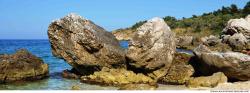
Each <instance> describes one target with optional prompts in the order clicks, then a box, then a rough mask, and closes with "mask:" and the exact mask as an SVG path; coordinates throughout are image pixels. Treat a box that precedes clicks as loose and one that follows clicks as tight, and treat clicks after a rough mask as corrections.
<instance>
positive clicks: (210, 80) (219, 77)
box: [186, 72, 227, 88]
mask: <svg viewBox="0 0 250 93" xmlns="http://www.w3.org/2000/svg"><path fill="white" fill-rule="evenodd" d="M226 82H227V77H226V76H225V75H224V74H223V73H222V72H217V73H214V74H213V75H212V76H201V77H193V78H191V79H189V81H188V82H187V83H186V86H187V87H191V88H197V87H216V86H217V85H218V84H219V83H226Z"/></svg>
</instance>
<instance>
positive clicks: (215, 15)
mask: <svg viewBox="0 0 250 93" xmlns="http://www.w3.org/2000/svg"><path fill="white" fill-rule="evenodd" d="M248 14H250V1H249V2H247V4H246V5H245V6H244V8H243V9H240V8H238V7H237V5H235V4H232V5H231V6H228V7H225V6H223V7H222V8H221V9H218V10H216V11H213V12H209V13H204V14H202V15H199V16H197V15H193V16H192V17H190V18H185V17H183V18H182V19H177V18H175V17H172V16H166V17H164V18H163V19H164V21H165V22H166V23H167V24H168V25H169V26H170V27H171V28H172V29H175V28H191V29H189V30H190V31H192V32H201V31H203V30H209V31H212V33H215V34H219V33H220V32H221V30H222V29H223V28H224V27H225V26H226V23H227V21H228V20H230V19H235V18H242V17H245V16H247V15H248ZM145 22H146V21H140V22H137V23H136V24H134V25H133V26H132V27H130V28H129V29H133V30H134V29H136V28H138V27H140V26H141V25H142V24H143V23H145Z"/></svg>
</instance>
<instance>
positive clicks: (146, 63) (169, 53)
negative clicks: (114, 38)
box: [127, 17, 176, 79]
mask: <svg viewBox="0 0 250 93" xmlns="http://www.w3.org/2000/svg"><path fill="white" fill-rule="evenodd" d="M175 47H176V45H175V34H174V33H173V32H171V30H170V28H169V26H168V25H167V24H166V23H165V22H164V20H163V19H161V18H157V17H156V18H153V19H150V20H148V21H147V22H146V23H145V24H143V25H142V26H141V27H139V28H138V29H137V31H136V32H135V34H134V36H133V37H132V39H131V41H130V42H129V48H128V53H127V59H128V61H129V65H130V66H131V68H133V69H139V70H138V71H139V72H141V71H144V72H143V73H152V74H151V75H150V76H152V77H154V78H155V79H158V78H160V77H162V76H164V75H166V73H167V70H168V69H169V67H170V65H171V63H172V60H173V56H174V53H175Z"/></svg>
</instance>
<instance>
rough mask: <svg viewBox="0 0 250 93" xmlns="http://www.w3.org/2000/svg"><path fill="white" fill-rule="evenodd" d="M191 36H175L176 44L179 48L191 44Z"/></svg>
mask: <svg viewBox="0 0 250 93" xmlns="http://www.w3.org/2000/svg"><path fill="white" fill-rule="evenodd" d="M192 42H193V36H179V37H177V38H176V46H177V47H179V48H185V47H186V46H190V45H192Z"/></svg>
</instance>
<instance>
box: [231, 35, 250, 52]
mask: <svg viewBox="0 0 250 93" xmlns="http://www.w3.org/2000/svg"><path fill="white" fill-rule="evenodd" d="M228 43H229V45H230V46H231V47H232V49H234V51H240V50H245V49H247V48H248V41H247V39H246V38H245V37H244V35H243V34H242V33H236V34H234V35H233V36H231V37H229V39H228Z"/></svg>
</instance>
